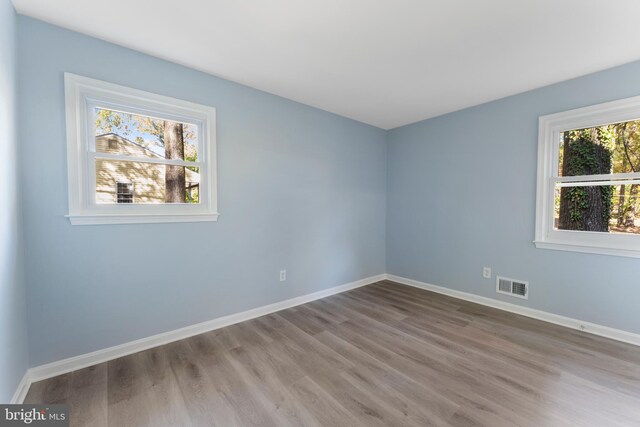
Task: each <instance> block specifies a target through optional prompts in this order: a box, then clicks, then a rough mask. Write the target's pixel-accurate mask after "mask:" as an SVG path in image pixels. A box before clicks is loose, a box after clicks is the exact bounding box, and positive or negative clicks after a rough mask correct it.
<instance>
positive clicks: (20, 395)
mask: <svg viewBox="0 0 640 427" xmlns="http://www.w3.org/2000/svg"><path fill="white" fill-rule="evenodd" d="M30 386H31V378H30V377H29V371H28V370H27V372H25V373H24V375H23V376H22V379H21V380H20V384H18V388H17V389H16V392H15V393H14V394H13V397H12V398H11V401H10V402H9V403H11V404H16V403H22V402H24V398H25V397H27V392H28V391H29V387H30Z"/></svg>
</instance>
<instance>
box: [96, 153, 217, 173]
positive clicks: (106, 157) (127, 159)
mask: <svg viewBox="0 0 640 427" xmlns="http://www.w3.org/2000/svg"><path fill="white" fill-rule="evenodd" d="M87 156H88V161H89V162H95V160H96V159H101V160H114V161H122V162H135V163H153V164H156V165H169V166H185V167H196V168H200V169H204V168H205V167H206V165H205V164H204V163H203V162H189V161H186V160H179V159H163V158H154V157H134V156H125V155H122V154H111V153H96V152H88V153H87Z"/></svg>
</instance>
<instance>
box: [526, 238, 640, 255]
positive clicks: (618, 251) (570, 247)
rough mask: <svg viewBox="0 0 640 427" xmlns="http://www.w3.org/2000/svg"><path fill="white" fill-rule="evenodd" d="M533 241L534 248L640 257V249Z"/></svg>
mask: <svg viewBox="0 0 640 427" xmlns="http://www.w3.org/2000/svg"><path fill="white" fill-rule="evenodd" d="M533 243H535V245H536V248H538V249H552V250H556V251H568V252H583V253H589V254H599V255H612V256H622V257H629V258H640V249H639V250H632V249H622V248H615V247H606V246H589V245H577V244H571V243H558V242H545V241H540V240H535V241H534V242H533Z"/></svg>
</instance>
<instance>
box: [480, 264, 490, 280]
mask: <svg viewBox="0 0 640 427" xmlns="http://www.w3.org/2000/svg"><path fill="white" fill-rule="evenodd" d="M482 277H484V278H485V279H491V267H484V268H483V269H482Z"/></svg>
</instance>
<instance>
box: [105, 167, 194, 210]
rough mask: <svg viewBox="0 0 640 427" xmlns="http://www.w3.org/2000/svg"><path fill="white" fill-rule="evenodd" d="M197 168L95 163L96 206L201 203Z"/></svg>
mask: <svg viewBox="0 0 640 427" xmlns="http://www.w3.org/2000/svg"><path fill="white" fill-rule="evenodd" d="M199 172H200V170H199V169H198V168H196V167H184V166H172V165H158V164H152V163H144V162H128V161H126V162H125V161H118V160H104V159H96V203H100V204H115V203H134V204H158V203H200V173H199Z"/></svg>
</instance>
